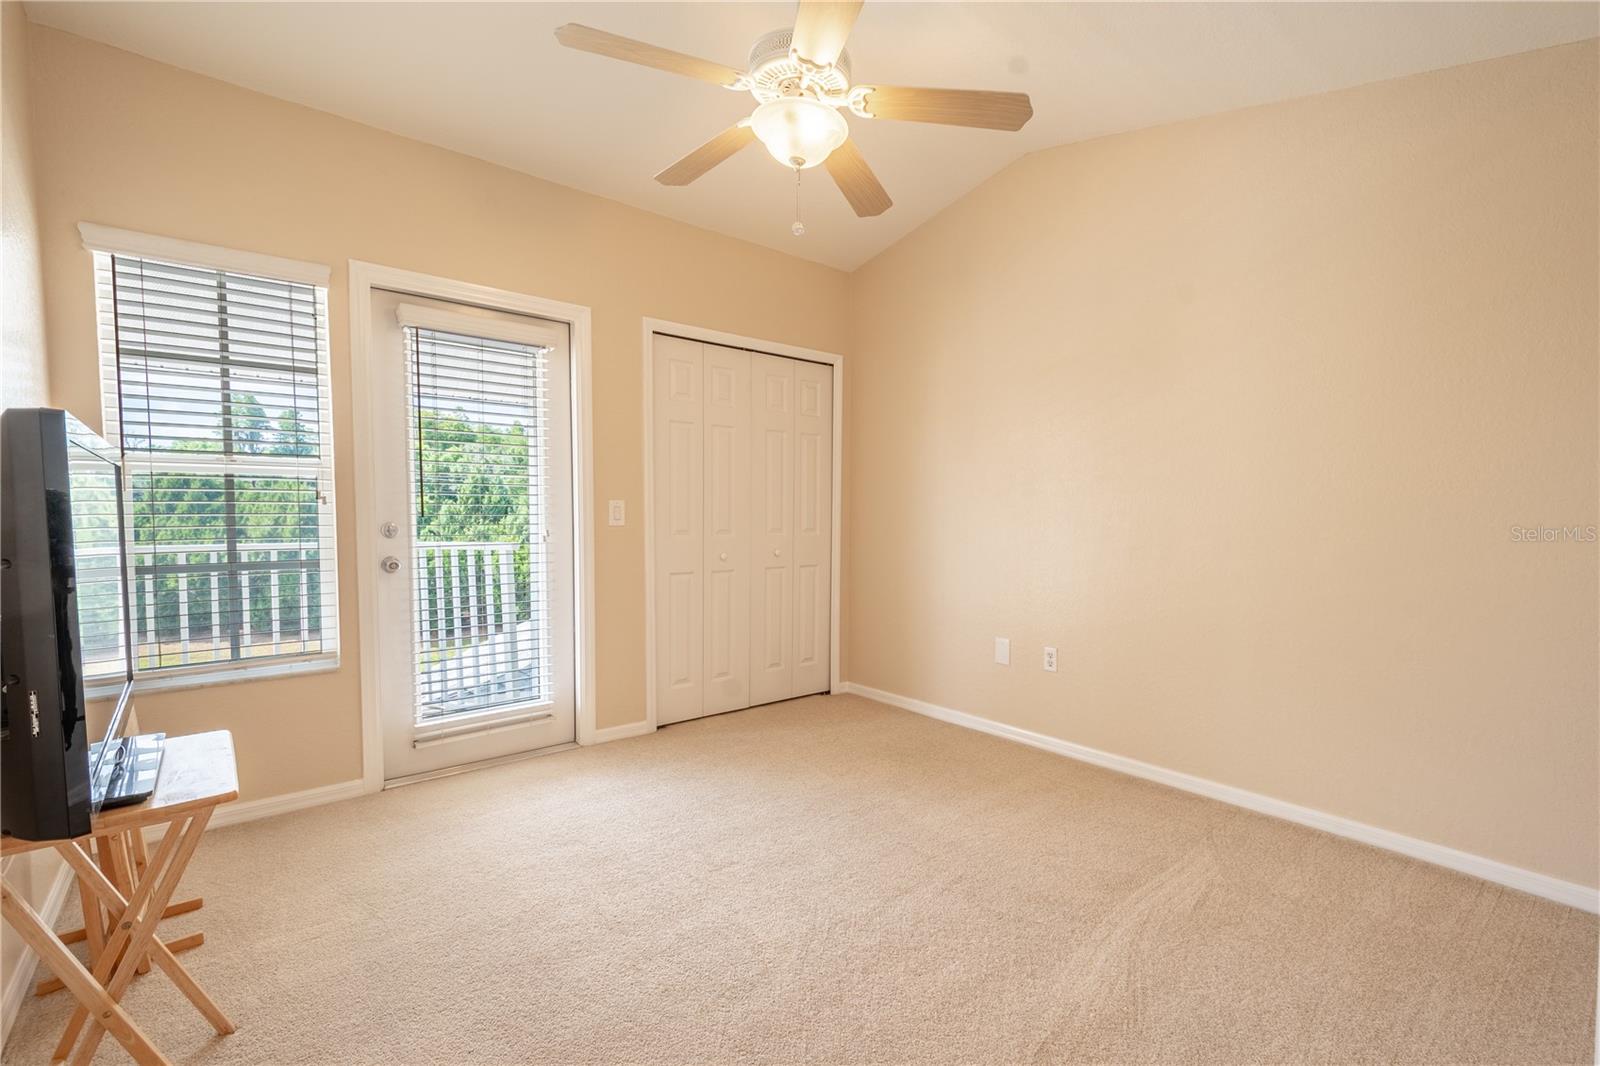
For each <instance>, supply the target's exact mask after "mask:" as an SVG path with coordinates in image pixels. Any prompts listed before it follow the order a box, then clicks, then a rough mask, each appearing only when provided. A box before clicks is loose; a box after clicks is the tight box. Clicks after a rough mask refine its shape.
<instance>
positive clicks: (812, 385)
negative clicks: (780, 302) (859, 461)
mask: <svg viewBox="0 0 1600 1066" xmlns="http://www.w3.org/2000/svg"><path fill="white" fill-rule="evenodd" d="M794 396H795V405H794V406H795V416H794V427H795V428H794V453H795V463H794V471H795V472H794V485H795V511H794V688H793V692H792V694H793V695H796V696H804V695H809V694H811V693H813V692H826V691H828V687H829V683H830V674H829V669H828V666H829V654H830V639H829V637H830V633H831V629H832V618H831V614H832V612H831V609H830V608H831V604H832V590H833V570H832V564H833V559H832V555H833V368H832V367H827V366H822V365H820V364H817V363H803V362H796V363H795V364H794Z"/></svg>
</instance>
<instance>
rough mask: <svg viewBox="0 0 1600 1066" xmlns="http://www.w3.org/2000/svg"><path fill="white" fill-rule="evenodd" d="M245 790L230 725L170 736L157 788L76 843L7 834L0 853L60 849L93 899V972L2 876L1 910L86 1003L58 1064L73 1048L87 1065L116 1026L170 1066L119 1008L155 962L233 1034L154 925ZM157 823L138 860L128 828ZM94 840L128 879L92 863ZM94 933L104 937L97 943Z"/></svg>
mask: <svg viewBox="0 0 1600 1066" xmlns="http://www.w3.org/2000/svg"><path fill="white" fill-rule="evenodd" d="M238 797H239V783H238V770H237V767H236V765H235V762H234V756H233V738H232V736H231V735H229V733H228V732H227V731H226V730H218V731H216V732H212V733H200V734H196V735H194V736H187V737H168V738H167V742H166V751H165V752H164V754H163V756H162V760H161V773H160V776H159V778H158V779H157V781H156V789H155V795H154V796H152V797H151V798H150V799H148V800H146V801H145V802H144V803H141V804H139V805H138V806H133V807H121V808H118V809H116V810H110V811H104V812H102V813H101V814H99V815H97V816H96V817H95V820H94V823H93V826H92V832H91V835H90V836H88V837H83V838H80V839H78V840H46V841H28V840H16V839H13V838H9V837H8V838H5V839H4V841H0V855H11V854H15V853H17V852H23V851H34V850H38V849H41V848H54V849H55V850H56V851H57V852H58V853H59V854H60V855H61V857H62V858H63V859H65V860H66V861H67V863H68V864H69V865H70V866H71V867H72V869H73V872H74V873H76V874H77V875H78V879H79V886H80V891H83V892H85V893H86V894H88V895H92V896H93V897H94V901H95V902H89V901H86V902H85V905H84V914H85V921H84V937H85V939H86V940H87V941H88V945H89V951H90V966H91V967H92V969H91V968H86V967H85V966H84V965H83V963H81V962H79V961H78V959H77V957H76V956H74V955H73V954H72V952H71V951H70V950H68V948H67V946H66V944H65V943H64V941H63V940H62V938H61V937H60V936H58V935H57V934H56V933H55V931H54V930H52V929H51V928H50V927H49V926H48V925H46V924H45V922H44V920H43V919H42V918H40V917H39V914H38V913H37V912H36V911H34V909H33V908H32V907H30V906H29V905H28V903H27V901H26V900H25V899H23V898H22V897H20V896H18V895H17V894H16V893H15V892H13V891H12V889H11V886H10V885H7V884H5V883H4V881H3V880H0V911H3V914H4V918H5V921H6V922H7V923H8V924H9V925H11V927H12V928H14V929H15V930H16V931H17V933H18V935H19V936H21V937H22V939H23V941H24V942H25V943H27V944H28V946H29V947H31V948H33V950H34V951H35V952H36V953H38V955H39V957H40V958H41V959H42V960H44V963H45V965H46V966H48V967H49V968H50V970H51V971H52V972H53V973H54V974H55V975H56V977H57V978H59V979H60V981H61V983H62V984H63V985H64V986H65V987H66V988H67V990H68V991H70V992H71V993H72V995H73V997H74V998H76V999H77V1000H78V1003H79V1006H78V1008H77V1010H75V1011H74V1012H73V1014H72V1018H71V1020H70V1021H68V1023H67V1028H66V1030H65V1031H64V1032H63V1033H62V1034H61V1040H60V1042H59V1043H58V1044H57V1045H56V1050H55V1054H54V1055H53V1056H52V1061H54V1062H61V1061H65V1060H66V1059H67V1057H68V1056H69V1055H71V1062H72V1064H73V1066H85V1064H87V1063H88V1062H89V1060H90V1059H92V1058H93V1057H94V1053H95V1050H96V1049H97V1048H98V1047H99V1046H100V1041H101V1039H102V1038H103V1037H104V1036H105V1034H106V1033H108V1032H109V1033H110V1034H111V1035H112V1036H113V1037H115V1038H116V1039H117V1041H118V1042H119V1043H120V1044H122V1046H123V1047H125V1048H127V1050H128V1053H129V1054H130V1055H132V1056H133V1059H134V1061H135V1062H137V1063H140V1064H141V1066H169V1064H168V1060H167V1058H166V1057H165V1056H164V1055H162V1054H161V1052H159V1051H157V1050H156V1048H155V1046H154V1045H153V1044H151V1043H150V1040H149V1038H148V1037H146V1036H145V1035H144V1033H143V1032H141V1031H140V1029H139V1027H138V1026H137V1025H136V1024H135V1023H134V1021H133V1019H132V1018H130V1017H129V1016H128V1014H127V1012H126V1011H125V1010H123V1008H122V1005H121V1000H122V996H123V994H124V993H125V992H126V991H127V989H128V985H129V984H131V983H132V981H133V978H134V975H135V974H136V973H140V972H145V971H147V970H148V969H149V966H150V963H151V961H154V963H155V965H156V966H158V967H160V968H161V970H162V972H163V973H165V974H166V975H167V977H168V978H169V979H170V980H171V981H172V983H173V984H175V985H177V986H178V990H179V991H181V992H182V993H183V994H184V996H185V997H187V998H188V1000H189V1002H190V1003H193V1004H194V1006H195V1008H196V1009H197V1010H199V1011H200V1013H201V1014H202V1015H204V1016H205V1018H206V1020H207V1021H209V1022H210V1023H211V1025H212V1027H213V1028H215V1029H216V1031H217V1032H218V1033H220V1034H223V1035H226V1034H228V1033H231V1032H233V1031H234V1026H233V1023H232V1022H231V1021H229V1020H228V1017H227V1015H225V1014H223V1013H222V1010H221V1009H220V1008H219V1007H218V1006H217V1005H216V1004H215V1003H214V1002H212V1000H211V997H210V996H208V995H206V993H205V990H204V989H202V988H201V987H200V986H199V984H197V983H196V982H195V980H194V978H193V977H191V976H190V975H189V972H188V971H187V970H185V969H184V968H183V965H182V964H181V963H179V962H178V960H177V958H176V957H175V956H174V954H173V950H172V946H171V945H168V944H166V943H165V942H163V941H162V940H161V938H160V937H158V936H156V930H157V928H158V927H159V925H160V923H161V919H162V918H163V917H164V916H166V914H167V913H168V909H169V905H170V903H171V900H172V895H173V893H174V892H175V891H176V890H177V887H178V882H179V881H180V880H181V879H182V878H183V873H184V870H185V869H187V867H188V865H189V860H190V859H192V858H193V857H194V853H195V849H196V848H198V847H199V846H200V838H201V836H202V834H204V832H205V828H206V823H207V822H209V821H210V820H211V815H212V813H213V812H214V811H215V810H216V809H217V807H219V806H220V805H222V804H224V803H228V802H231V801H232V800H235V799H237V798H238ZM155 826H164V827H165V832H164V833H163V835H162V837H161V843H160V844H159V845H157V846H156V850H155V854H154V855H153V856H150V857H149V858H148V860H147V861H146V862H144V863H143V864H142V866H141V864H140V863H139V862H138V861H137V860H136V859H135V858H134V857H133V856H132V855H128V854H125V853H124V852H125V850H126V840H127V835H128V834H135V835H140V839H141V842H142V833H143V831H144V830H145V829H148V828H152V827H155ZM91 839H96V840H100V841H102V842H105V841H116V843H112V844H104V843H103V844H102V847H109V848H111V849H112V854H114V855H116V856H117V857H116V858H114V859H112V862H113V864H116V863H124V864H125V865H124V866H116V865H114V867H113V868H114V869H121V870H125V871H126V873H127V880H126V883H125V884H124V885H122V886H119V885H118V884H116V883H115V882H114V881H113V880H112V878H110V877H108V876H107V875H106V872H105V871H104V870H103V869H102V868H101V867H100V866H98V865H96V864H95V861H94V859H93V858H92V857H91V856H90V854H89V851H88V844H89V841H90V840H91ZM136 846H137V845H136ZM119 849H121V851H119ZM101 907H104V909H105V913H106V915H108V916H109V918H110V922H109V923H108V924H107V925H106V926H105V927H103V928H102V927H101V926H100V922H99V909H100V908H101ZM97 940H99V941H101V942H100V943H98V944H97V943H96V941H97ZM86 1023H89V1031H88V1033H87V1034H85V1033H84V1026H85V1024H86ZM80 1036H82V1037H83V1039H82V1040H81V1041H80V1040H79V1037H80Z"/></svg>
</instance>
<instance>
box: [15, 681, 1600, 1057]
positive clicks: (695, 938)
mask: <svg viewBox="0 0 1600 1066" xmlns="http://www.w3.org/2000/svg"><path fill="white" fill-rule="evenodd" d="M191 870H192V872H191V874H190V879H189V880H188V882H187V883H186V886H185V889H186V891H187V892H198V893H203V894H204V895H205V897H206V907H205V909H204V910H203V911H201V912H199V914H197V915H192V916H185V917H184V918H181V919H175V920H173V921H171V922H169V923H168V925H169V933H170V934H177V933H181V932H184V931H187V930H189V929H194V928H204V929H205V931H206V935H207V943H206V944H205V946H204V947H202V948H200V949H199V950H198V951H196V952H193V953H191V954H189V955H186V956H184V959H185V962H186V963H187V965H189V966H190V967H191V968H192V969H193V971H194V973H195V974H196V976H198V977H199V978H200V979H201V981H202V982H203V983H204V984H205V985H207V986H208V987H209V988H210V989H211V990H212V992H213V993H214V994H215V995H216V997H217V998H218V1000H219V1001H220V1002H221V1003H222V1004H223V1006H224V1008H225V1009H226V1010H228V1011H229V1012H230V1013H231V1014H232V1015H233V1017H234V1019H235V1020H236V1021H237V1022H238V1024H239V1032H238V1033H237V1034H236V1035H234V1036H231V1037H227V1038H225V1039H219V1038H216V1037H214V1036H211V1035H210V1031H209V1029H208V1028H207V1026H206V1024H205V1022H204V1021H202V1020H201V1018H200V1017H199V1015H197V1014H195V1013H194V1012H193V1011H192V1010H191V1009H190V1008H189V1007H188V1005H187V1004H186V1003H185V1002H184V1001H183V1000H182V999H180V997H179V996H178V994H177V992H176V991H175V990H173V988H172V987H171V986H170V985H169V984H167V983H166V981H165V979H163V978H162V977H160V976H159V975H152V976H149V977H143V978H140V979H139V980H138V981H137V982H136V984H135V987H134V989H133V990H132V992H130V994H129V1003H130V1005H131V1006H132V1008H133V1010H134V1012H135V1016H136V1017H137V1018H139V1019H140V1020H141V1021H142V1022H143V1023H145V1025H146V1029H147V1031H148V1032H149V1033H150V1034H151V1035H152V1037H153V1038H154V1039H155V1040H156V1041H157V1043H158V1044H159V1045H160V1046H161V1047H162V1048H163V1049H164V1050H166V1051H167V1052H168V1053H169V1054H170V1055H171V1056H172V1057H173V1059H174V1061H175V1062H181V1063H289V1062H314V1063H341V1064H343V1063H408V1064H409V1063H416V1064H421V1063H452V1064H453V1063H535V1062H539V1063H576V1062H607V1063H612V1062H651V1063H724V1062H774V1063H777V1062H784V1063H789V1062H802V1061H806V1062H832V1063H857V1062H958V1061H959V1062H985V1063H988V1062H1018V1063H1023V1062H1029V1063H1031V1062H1074V1061H1123V1062H1126V1061H1137V1062H1202V1061H1204V1062H1227V1063H1244V1062H1467V1061H1477V1062H1496V1063H1512V1062H1516V1063H1554V1062H1582V1061H1591V1060H1592V1056H1593V1053H1594V1035H1593V1024H1594V994H1595V947H1596V920H1595V918H1593V917H1592V916H1589V915H1585V914H1581V913H1579V912H1577V911H1573V910H1569V909H1567V908H1564V907H1560V906H1557V905H1556V904H1553V903H1547V902H1544V901H1541V900H1538V899H1534V898H1532V897H1530V896H1524V895H1521V894H1519V893H1516V892H1511V891H1508V890H1505V889H1501V888H1497V887H1495V886H1493V885H1489V884H1484V883H1482V882H1479V881H1475V880H1472V879H1470V878H1467V877H1462V876H1459V875H1456V874H1452V873H1449V872H1446V871H1444V870H1440V869H1436V868H1434V867H1431V866H1427V865H1424V864H1422V863H1418V862H1413V861H1411V860H1408V859H1403V858H1399V857H1397V856H1394V855H1390V854H1387V853H1385V852H1381V851H1375V850H1372V849H1369V848H1365V847H1361V846H1359V845H1356V844H1351V843H1348V842H1346V841H1342V840H1338V839H1335V838H1333V837H1329V836H1324V835H1322V834H1320V833H1316V832H1314V831H1311V830H1308V829H1303V828H1299V827H1297V826H1293V825H1288V824H1286V823H1282V822H1278V821H1274V820H1273V819H1270V818H1265V817H1260V816H1257V815H1252V814H1248V813H1245V812H1242V811H1238V810H1235V809H1233V808H1230V807H1226V806H1223V805H1221V804H1216V803H1211V802H1209V801H1206V800H1202V799H1198V798H1195V797H1193V796H1189V795H1186V794H1183V793H1180V792H1174V791H1170V790H1168V789H1164V788H1161V787H1159V786H1156V785H1152V784H1148V783H1145V782H1141V781H1137V780H1133V779H1130V778H1126V777H1121V776H1118V775H1116V774H1113V773H1110V772H1107V771H1103V770H1098V769H1095V768H1092V767H1088V766H1083V765H1080V764H1078V763H1074V762H1072V761H1070V760H1067V759H1063V758H1060V757H1059V756H1055V755H1050V754H1046V753H1044V752H1040V751H1035V750H1032V749H1030V748H1026V747H1021V746H1018V745H1014V744H1010V743H1007V742H1005V741H1001V740H996V739H993V738H990V737H986V736H981V735H979V734H976V733H971V732H968V731H965V730H962V729H958V728H956V727H954V726H948V725H944V724H942V723H938V722H933V721H930V720H927V719H924V718H919V717H916V716H914V715H911V714H908V713H906V712H903V711H898V710H891V709H889V708H885V707H882V706H880V705H878V704H874V703H870V702H867V701H865V700H862V699H858V698H853V697H844V696H836V697H818V698H813V699H807V700H800V701H796V702H793V703H789V704H782V705H778V706H775V707H769V708H761V709H757V710H753V711H744V712H740V713H738V714H732V715H724V716H722V717H719V718H711V719H705V720H702V721H699V722H692V723H687V724H684V725H679V726H673V727H671V728H669V729H666V730H663V731H662V732H660V733H658V734H656V735H654V736H649V737H640V738H638V739H635V740H628V741H622V742H619V743H615V744H609V745H604V746H602V747H599V748H594V749H589V750H583V751H574V752H567V753H561V754H556V755H552V756H549V757H545V758H539V759H532V760H529V761H525V762H521V763H517V764H514V765H510V766H506V767H501V768H499V769H496V770H489V771H483V772H479V773H473V774H466V775H462V776H459V777H454V778H449V779H445V780H441V781H436V782H432V783H429V784H424V785H417V786H413V787H410V788H404V789H399V790H396V791H393V792H388V793H384V794H382V795H378V796H371V797H367V798H363V799H359V800H354V801H351V802H347V803H341V804H336V805H333V806H328V807H322V808H319V809H316V810H311V811H305V812H301V813H298V814H293V815H287V816H284V817H280V818H276V819H273V820H270V821H264V822H256V823H252V824H247V825H241V826H237V827H234V828H230V829H220V830H216V831H214V832H213V833H211V834H210V835H209V837H208V839H207V842H206V844H205V846H203V847H202V848H201V849H200V852H199V855H198V857H197V858H196V860H195V863H194V866H193V867H192V868H191ZM66 1009H67V1003H66V1001H65V999H64V998H63V997H62V996H61V995H57V996H53V997H51V998H49V999H46V1000H42V1001H40V1000H30V1001H29V1002H28V1004H27V1005H25V1006H24V1008H23V1013H22V1015H21V1016H20V1017H19V1019H18V1022H17V1025H16V1029H15V1032H14V1034H13V1037H12V1039H11V1042H10V1046H9V1047H7V1049H6V1055H5V1061H6V1062H7V1063H13V1062H15V1063H34V1062H44V1061H45V1060H46V1057H47V1054H48V1049H49V1047H50V1044H51V1042H52V1041H53V1040H54V1038H55V1035H56V1033H57V1032H58V1030H59V1029H60V1027H61V1024H62V1022H63V1020H64V1018H65V1013H66ZM98 1061H103V1062H122V1061H127V1060H126V1058H125V1057H124V1056H123V1054H122V1051H121V1049H120V1048H116V1047H114V1046H112V1045H111V1044H110V1042H109V1041H108V1042H107V1045H106V1047H105V1049H104V1050H103V1051H102V1052H101V1055H100V1058H99V1060H98Z"/></svg>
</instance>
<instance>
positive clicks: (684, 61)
mask: <svg viewBox="0 0 1600 1066" xmlns="http://www.w3.org/2000/svg"><path fill="white" fill-rule="evenodd" d="M556 40H558V41H560V42H561V43H562V44H564V45H566V46H567V47H568V48H576V49H577V50H578V51H580V52H593V53H594V54H595V55H597V56H606V57H608V58H610V59H620V60H622V61H623V62H624V63H638V64H639V65H640V66H645V67H655V68H656V69H657V70H665V71H668V72H669V73H672V74H682V75H684V76H685V77H689V78H699V79H700V80H701V81H709V82H710V83H711V84H713V85H721V86H723V87H724V88H728V89H732V88H734V87H736V86H737V85H738V83H739V82H740V81H742V80H743V79H744V72H743V71H738V70H734V69H733V68H732V67H725V66H723V65H722V64H721V63H713V62H711V60H709V59H698V58H696V57H695V56H686V55H684V54H683V53H682V52H674V51H672V50H671V49H669V48H658V47H656V46H655V45H653V44H646V43H645V42H643V41H636V40H634V39H633V38H632V37H619V36H617V35H616V34H614V33H607V32H606V31H605V30H597V29H595V28H594V27H592V26H580V25H578V24H577V23H576V22H569V23H567V24H566V25H565V26H562V27H560V28H559V29H557V30H556Z"/></svg>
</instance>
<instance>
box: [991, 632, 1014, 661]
mask: <svg viewBox="0 0 1600 1066" xmlns="http://www.w3.org/2000/svg"><path fill="white" fill-rule="evenodd" d="M994 661H995V662H997V663H999V664H1000V665H1001V666H1010V665H1011V638H1010V637H995V638H994Z"/></svg>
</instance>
